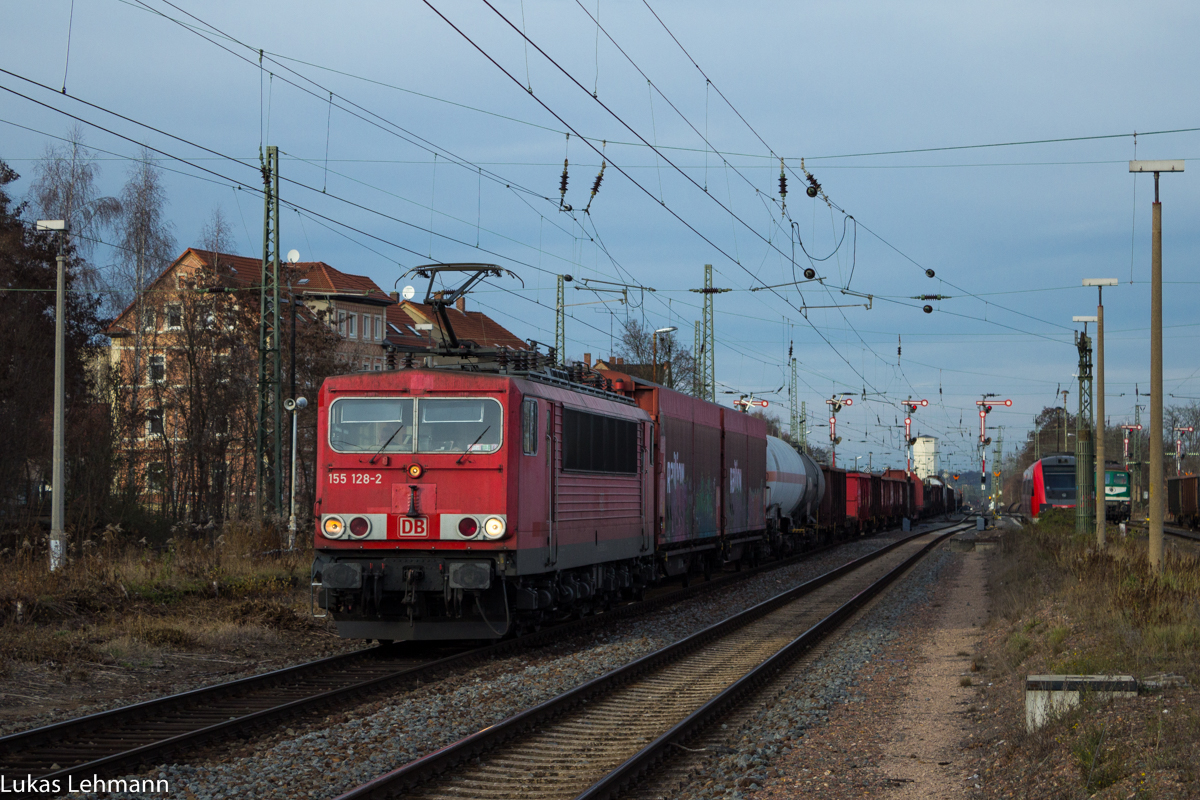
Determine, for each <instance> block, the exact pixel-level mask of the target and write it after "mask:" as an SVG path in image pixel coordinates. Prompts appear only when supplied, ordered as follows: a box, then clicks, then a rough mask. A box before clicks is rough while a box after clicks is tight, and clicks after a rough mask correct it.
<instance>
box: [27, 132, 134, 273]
mask: <svg viewBox="0 0 1200 800" xmlns="http://www.w3.org/2000/svg"><path fill="white" fill-rule="evenodd" d="M99 174H100V167H99V166H98V165H97V164H96V160H95V155H94V154H93V153H92V151H91V150H89V149H88V148H87V147H86V146H85V145H84V143H83V128H82V126H80V125H78V124H77V125H74V126H72V127H71V129H70V130H69V131H68V132H67V142H66V143H64V144H61V145H53V144H48V145H46V150H45V153H44V154H43V156H42V160H41V161H39V162H38V163H37V166H35V167H34V176H35V177H34V180H33V185H32V186H31V187H30V189H29V192H30V199H31V201H32V205H33V209H34V210H35V211H36V212H37V215H38V217H39V218H41V219H62V220H66V221H67V225H68V228H69V231H70V240H71V244H72V247H73V248H74V251H75V254H76V259H77V262H78V269H79V270H80V273H81V274H80V275H79V277H80V278H81V279H82V280H83V282H84V284H85V285H86V286H87V287H88V288H90V289H97V288H101V284H102V281H101V279H100V276H99V275H98V274H97V271H96V269H95V267H94V266H92V265H91V263H90V262H89V259H90V258H91V255H92V252H93V251H94V250H95V246H96V243H97V242H98V241H100V235H101V233H102V232H103V231H104V230H105V229H107V228H108V227H110V226H111V225H112V224H113V223H114V222H116V220H117V217H118V215H119V214H120V212H121V203H120V201H119V200H117V199H116V198H115V197H104V196H101V194H100V190H99V188H98V187H97V185H96V179H97V177H98V175H99Z"/></svg>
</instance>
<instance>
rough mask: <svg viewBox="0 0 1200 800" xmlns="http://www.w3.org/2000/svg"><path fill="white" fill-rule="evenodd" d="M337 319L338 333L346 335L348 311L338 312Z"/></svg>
mask: <svg viewBox="0 0 1200 800" xmlns="http://www.w3.org/2000/svg"><path fill="white" fill-rule="evenodd" d="M337 320H338V322H337V326H338V335H339V336H343V337H344V336H345V335H346V312H345V311H339V312H337Z"/></svg>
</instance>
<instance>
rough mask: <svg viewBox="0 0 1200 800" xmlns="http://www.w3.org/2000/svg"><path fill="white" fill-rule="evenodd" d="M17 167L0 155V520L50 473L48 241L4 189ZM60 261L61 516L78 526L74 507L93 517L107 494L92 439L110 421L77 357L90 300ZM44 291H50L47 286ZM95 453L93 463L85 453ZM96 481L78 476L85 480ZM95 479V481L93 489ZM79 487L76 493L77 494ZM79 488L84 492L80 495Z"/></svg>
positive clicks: (51, 255)
mask: <svg viewBox="0 0 1200 800" xmlns="http://www.w3.org/2000/svg"><path fill="white" fill-rule="evenodd" d="M16 179H17V175H16V173H15V172H13V171H12V170H11V169H9V168H8V166H7V165H6V164H5V163H4V162H2V161H0V286H3V287H4V288H5V290H6V291H3V292H0V319H3V320H4V324H5V326H6V331H5V335H4V336H0V441H3V442H4V447H3V448H0V524H3V525H8V524H11V523H12V522H13V521H14V520H16V519H17V518H18V517H19V516H20V515H21V513H29V514H31V515H37V514H38V513H40V512H39V503H40V501H41V499H42V494H43V487H44V485H45V483H46V479H47V477H48V475H49V471H50V450H51V431H52V427H51V419H50V415H49V413H48V412H47V409H48V408H50V407H51V405H52V398H53V391H52V390H53V386H54V370H53V369H52V366H53V364H54V303H55V297H54V292H53V287H54V283H55V271H56V265H55V255H56V253H55V249H56V242H55V239H54V238H53V237H52V235H50V234H46V233H39V232H36V231H34V230H33V225H32V224H31V223H30V222H29V220H28V219H27V217H28V214H27V212H28V209H27V208H26V207H24V206H23V205H22V206H16V207H13V206H12V204H11V201H10V199H9V196H8V194H7V193H6V192H5V191H4V187H5V186H6V185H7V184H8V183H11V182H12V181H14V180H16ZM76 266H77V265H76V261H75V259H74V258H71V259H69V261H68V269H67V274H66V279H67V288H68V292H67V314H66V321H67V330H66V400H67V408H66V414H67V441H66V445H67V459H68V463H67V471H68V486H67V492H66V498H67V518H68V522H69V523H70V524H72V525H76V524H79V522H80V514H79V513H78V509H79V508H80V507H81V506H82V507H84V508H85V509H86V511H85V516H86V517H88V518H92V517H94V516H95V515H96V514H97V513H98V512H99V510H101V509H102V507H103V505H104V501H105V499H106V498H107V493H108V478H109V472H108V471H107V470H108V467H107V466H106V460H105V459H106V456H105V455H104V450H103V447H99V448H98V449H93V448H91V445H92V444H102V443H103V441H104V439H105V435H106V432H107V431H108V430H109V429H110V425H109V422H108V419H107V415H106V409H105V407H104V406H103V405H102V404H97V403H95V402H94V400H93V398H94V395H93V393H92V392H91V388H92V387H91V383H90V380H91V376H90V374H89V371H88V369H87V362H88V361H89V359H91V358H92V356H93V355H94V352H93V348H92V345H93V342H94V341H95V338H96V336H97V334H98V332H99V331H100V329H101V325H100V322H99V320H98V319H97V316H96V305H97V304H96V298H95V296H93V295H89V294H87V293H85V292H79V291H75V289H76V288H77V287H78V283H79V280H78V276H79V272H78V270H77V269H76ZM47 289H49V290H50V291H47ZM96 454H99V461H96V460H94V459H93V456H94V455H96ZM93 477H94V478H95V479H96V481H97V482H96V483H93V484H88V483H87V481H89V480H90V479H91V478H93ZM97 486H98V487H99V488H98V490H97ZM81 492H83V493H84V494H81ZM85 494H86V496H85Z"/></svg>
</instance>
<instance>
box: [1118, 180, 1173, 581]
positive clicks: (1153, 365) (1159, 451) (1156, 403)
mask: <svg viewBox="0 0 1200 800" xmlns="http://www.w3.org/2000/svg"><path fill="white" fill-rule="evenodd" d="M1129 171H1130V172H1153V173H1154V206H1153V217H1152V220H1153V221H1152V222H1151V225H1150V384H1151V388H1150V524H1149V534H1150V537H1149V538H1150V541H1149V545H1148V547H1147V552H1148V555H1149V559H1150V571H1151V572H1155V573H1157V572H1160V571H1161V570H1162V556H1163V500H1164V497H1163V489H1164V488H1165V483H1164V481H1163V401H1162V397H1163V374H1162V203H1160V202H1159V200H1158V175H1159V173H1160V172H1183V160H1182V159H1180V160H1173V161H1130V162H1129Z"/></svg>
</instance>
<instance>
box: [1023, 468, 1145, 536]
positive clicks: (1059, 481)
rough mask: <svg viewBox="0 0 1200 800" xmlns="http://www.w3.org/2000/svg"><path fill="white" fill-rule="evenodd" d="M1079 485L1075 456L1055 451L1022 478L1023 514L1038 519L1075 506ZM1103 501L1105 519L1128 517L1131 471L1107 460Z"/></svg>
mask: <svg viewBox="0 0 1200 800" xmlns="http://www.w3.org/2000/svg"><path fill="white" fill-rule="evenodd" d="M1076 488H1077V487H1076V482H1075V456H1073V455H1070V454H1067V453H1055V454H1053V455H1049V456H1046V457H1045V458H1042V459H1039V460H1037V461H1035V462H1033V463H1032V464H1030V465H1029V467H1028V468H1027V469H1026V470H1025V473H1024V475H1022V478H1021V500H1020V506H1019V507H1020V513H1021V516H1023V517H1024V518H1025V519H1027V520H1037V519H1038V518H1039V517H1040V516H1041V515H1042V514H1043V513H1045V512H1046V511H1048V510H1049V509H1052V508H1075V503H1076ZM1104 501H1105V502H1104V512H1105V519H1108V520H1111V521H1113V522H1124V521H1126V520H1128V519H1129V515H1130V513H1131V511H1132V502H1131V501H1132V495H1131V494H1130V474H1129V470H1127V469H1125V468H1123V467H1121V466H1120V465H1118V464H1116V463H1115V462H1105V468H1104Z"/></svg>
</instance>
